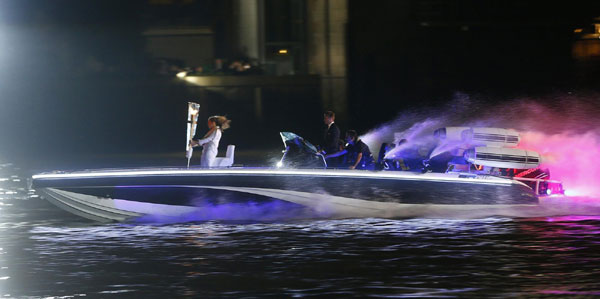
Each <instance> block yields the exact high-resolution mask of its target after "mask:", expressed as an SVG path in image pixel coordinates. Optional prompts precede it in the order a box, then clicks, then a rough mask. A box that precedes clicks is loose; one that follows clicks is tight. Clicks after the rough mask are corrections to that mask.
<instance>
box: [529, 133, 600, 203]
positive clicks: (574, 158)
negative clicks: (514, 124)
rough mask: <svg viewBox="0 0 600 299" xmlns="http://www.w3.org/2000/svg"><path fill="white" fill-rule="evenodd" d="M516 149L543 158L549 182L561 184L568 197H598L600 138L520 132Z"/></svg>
mask: <svg viewBox="0 0 600 299" xmlns="http://www.w3.org/2000/svg"><path fill="white" fill-rule="evenodd" d="M519 148H522V149H528V150H534V151H537V152H539V153H540V154H541V155H542V166H541V167H542V168H548V169H549V170H550V175H551V178H552V179H556V180H561V181H563V186H564V188H565V190H566V192H567V194H568V195H576V196H593V197H599V196H600V184H599V182H600V136H598V135H597V134H596V133H594V132H592V131H589V132H586V133H582V134H575V133H560V134H545V133H541V132H521V142H520V144H519Z"/></svg>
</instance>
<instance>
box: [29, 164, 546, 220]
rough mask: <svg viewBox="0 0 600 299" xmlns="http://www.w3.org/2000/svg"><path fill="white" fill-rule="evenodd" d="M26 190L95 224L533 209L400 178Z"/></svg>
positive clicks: (499, 195)
mask: <svg viewBox="0 0 600 299" xmlns="http://www.w3.org/2000/svg"><path fill="white" fill-rule="evenodd" d="M33 186H34V188H35V189H36V190H38V192H39V193H40V194H41V195H42V196H43V197H44V198H46V199H48V200H49V201H51V202H53V203H55V204H57V205H58V206H60V207H61V208H64V209H66V210H68V211H70V212H73V213H75V214H77V215H80V216H83V217H86V218H90V219H94V220H99V221H125V220H129V219H132V218H139V217H142V216H145V215H159V216H165V217H180V216H182V215H188V216H189V215H195V214H206V211H207V210H210V209H214V208H215V207H223V206H230V207H240V208H241V209H242V211H239V213H237V214H236V215H237V216H239V217H242V218H243V216H244V211H243V209H247V205H248V204H250V205H252V206H257V205H258V206H273V205H280V206H281V205H283V206H285V208H284V210H285V211H289V210H292V209H294V208H297V209H298V210H299V211H304V210H306V209H309V210H311V211H314V212H315V213H316V215H320V216H328V217H399V216H403V215H406V213H405V212H406V211H407V210H410V209H411V208H414V207H422V206H423V205H429V206H431V205H435V206H445V207H448V208H450V209H454V208H455V209H465V208H469V207H472V208H476V207H483V206H490V205H493V206H498V207H504V206H515V205H516V206H518V205H534V204H537V202H538V198H537V197H536V196H535V194H534V192H533V191H532V190H531V188H529V187H528V186H526V185H525V184H522V183H520V182H516V181H513V180H508V179H502V178H497V177H490V176H464V175H460V174H436V173H427V174H420V173H419V174H417V173H408V172H372V171H343V170H277V169H208V170H200V169H192V170H187V169H142V170H104V171H86V172H73V173H54V174H52V173H51V174H40V175H36V176H34V177H33ZM244 205H246V206H245V208H242V207H244ZM286 205H287V206H286ZM279 212H280V211H279ZM206 215H207V217H206V218H215V219H219V217H220V215H218V214H214V215H213V214H210V213H209V214H206ZM211 216H212V217H211ZM250 216H252V213H250ZM254 216H255V215H254Z"/></svg>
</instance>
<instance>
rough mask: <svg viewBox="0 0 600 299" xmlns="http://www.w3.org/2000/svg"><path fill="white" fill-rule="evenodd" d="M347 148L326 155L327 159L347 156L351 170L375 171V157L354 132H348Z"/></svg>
mask: <svg viewBox="0 0 600 299" xmlns="http://www.w3.org/2000/svg"><path fill="white" fill-rule="evenodd" d="M346 142H348V144H346V148H345V149H344V150H342V151H339V152H337V153H333V154H331V155H326V156H325V159H329V158H334V157H339V156H341V155H346V161H347V164H346V166H348V168H349V169H373V166H374V164H373V155H372V154H371V150H369V146H367V145H366V144H365V143H364V142H362V140H360V139H358V134H357V133H356V131H354V130H348V131H347V132H346Z"/></svg>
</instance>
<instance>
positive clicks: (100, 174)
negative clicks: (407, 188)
mask: <svg viewBox="0 0 600 299" xmlns="http://www.w3.org/2000/svg"><path fill="white" fill-rule="evenodd" d="M178 175H185V176H192V175H286V176H321V177H348V178H374V179H409V180H426V181H447V182H461V183H472V182H481V183H487V184H500V185H510V184H513V183H515V182H513V181H512V180H509V179H500V178H492V179H490V178H478V179H476V180H475V179H473V178H458V177H448V176H447V175H446V174H441V173H440V174H424V175H415V174H408V173H400V172H395V173H392V172H377V173H374V172H370V171H338V170H333V171H331V170H328V171H327V170H274V169H202V170H199V169H190V170H182V169H179V170H128V171H97V172H88V173H50V174H37V175H34V176H33V177H32V178H33V179H34V180H52V179H80V178H110V177H135V176H178Z"/></svg>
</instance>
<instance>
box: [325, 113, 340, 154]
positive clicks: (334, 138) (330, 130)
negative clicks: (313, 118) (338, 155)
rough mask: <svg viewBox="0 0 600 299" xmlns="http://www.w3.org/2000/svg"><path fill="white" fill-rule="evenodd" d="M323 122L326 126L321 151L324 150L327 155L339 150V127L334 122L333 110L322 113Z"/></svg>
mask: <svg viewBox="0 0 600 299" xmlns="http://www.w3.org/2000/svg"><path fill="white" fill-rule="evenodd" d="M323 122H324V123H325V126H326V127H325V132H324V136H323V143H322V145H321V151H323V152H325V154H326V155H329V154H333V153H335V152H337V151H339V150H340V149H339V142H340V128H339V127H338V126H337V125H336V124H335V113H334V112H333V111H326V112H325V113H323Z"/></svg>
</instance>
